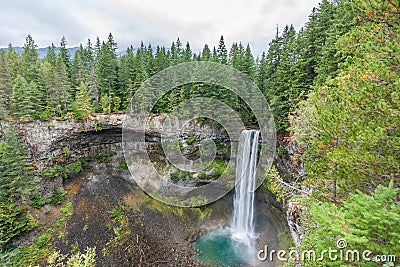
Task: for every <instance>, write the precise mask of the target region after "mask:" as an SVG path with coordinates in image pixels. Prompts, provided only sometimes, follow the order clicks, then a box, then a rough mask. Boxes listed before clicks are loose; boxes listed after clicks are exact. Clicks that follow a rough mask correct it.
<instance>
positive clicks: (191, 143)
mask: <svg viewBox="0 0 400 267" xmlns="http://www.w3.org/2000/svg"><path fill="white" fill-rule="evenodd" d="M196 141H197V137H196V136H194V135H193V136H190V137H189V138H188V139H187V140H186V144H188V145H189V146H191V145H193V143H194V142H196Z"/></svg>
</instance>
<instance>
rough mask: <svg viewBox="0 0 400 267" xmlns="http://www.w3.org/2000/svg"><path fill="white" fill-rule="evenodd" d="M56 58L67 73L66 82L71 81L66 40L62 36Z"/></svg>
mask: <svg viewBox="0 0 400 267" xmlns="http://www.w3.org/2000/svg"><path fill="white" fill-rule="evenodd" d="M57 57H58V58H60V59H61V60H62V62H63V64H64V66H65V71H66V73H67V77H68V82H69V83H70V82H72V81H71V55H70V54H69V51H68V48H67V39H66V38H65V37H64V36H63V37H62V38H61V42H60V51H59V52H58V55H57Z"/></svg>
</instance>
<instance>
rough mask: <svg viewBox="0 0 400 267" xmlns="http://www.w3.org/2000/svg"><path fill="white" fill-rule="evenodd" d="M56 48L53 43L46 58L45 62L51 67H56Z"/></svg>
mask: <svg viewBox="0 0 400 267" xmlns="http://www.w3.org/2000/svg"><path fill="white" fill-rule="evenodd" d="M56 59H57V55H56V47H55V46H54V44H53V43H51V46H49V47H48V48H47V52H46V56H45V57H44V62H48V63H50V64H51V65H53V66H55V65H56Z"/></svg>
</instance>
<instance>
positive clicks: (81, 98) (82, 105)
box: [71, 82, 93, 120]
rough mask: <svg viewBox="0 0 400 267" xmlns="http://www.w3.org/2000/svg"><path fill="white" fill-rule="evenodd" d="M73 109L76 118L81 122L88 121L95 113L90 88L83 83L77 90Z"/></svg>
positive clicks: (72, 105)
mask: <svg viewBox="0 0 400 267" xmlns="http://www.w3.org/2000/svg"><path fill="white" fill-rule="evenodd" d="M71 107H72V113H73V114H74V117H75V118H77V119H79V120H84V119H87V118H89V117H90V116H91V115H92V113H93V108H92V105H91V98H90V96H89V92H88V88H87V86H86V85H85V84H84V83H83V82H81V84H80V85H79V87H78V88H77V93H76V96H75V101H74V102H72V104H71Z"/></svg>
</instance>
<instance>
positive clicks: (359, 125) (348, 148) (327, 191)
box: [292, 1, 400, 201]
mask: <svg viewBox="0 0 400 267" xmlns="http://www.w3.org/2000/svg"><path fill="white" fill-rule="evenodd" d="M385 3H386V2H385V1H373V2H368V1H359V2H352V3H351V4H349V10H351V11H348V12H354V10H358V11H357V13H356V14H355V16H357V20H359V21H360V23H359V24H358V25H357V26H355V27H353V28H352V29H351V31H350V32H349V33H347V34H346V35H344V36H342V37H341V38H339V39H338V41H337V43H336V46H337V48H338V49H339V50H340V51H341V53H342V54H343V55H344V56H346V58H347V59H346V61H345V62H344V63H343V64H341V65H340V68H339V74H338V76H337V77H335V78H333V79H328V80H327V81H326V82H325V83H324V84H323V85H320V86H318V87H317V88H316V90H315V91H314V92H313V93H311V94H309V98H308V100H306V101H304V102H302V103H301V105H300V109H299V110H298V111H297V112H296V115H295V116H294V117H293V118H292V129H293V132H294V139H295V140H296V141H298V142H299V143H300V144H301V145H302V146H303V147H308V146H309V149H307V150H306V152H305V154H304V155H303V160H304V162H305V166H306V169H307V173H308V177H307V181H306V183H307V185H312V187H313V188H314V189H315V190H314V193H315V194H316V195H318V196H319V197H320V198H324V199H332V200H334V201H336V200H337V197H338V196H342V197H346V195H347V194H348V192H349V191H352V190H354V189H355V188H358V189H360V190H361V191H367V190H368V188H371V187H372V188H373V187H374V186H375V185H376V184H384V185H387V184H388V182H389V180H390V179H392V178H393V177H396V176H398V172H397V171H396V170H398V169H399V168H400V156H399V155H400V153H399V148H398V144H399V143H400V137H399V136H400V135H399V127H398V119H399V116H400V101H399V99H400V98H399V97H398V95H399V94H398V88H399V74H398V71H397V68H398V60H397V59H395V58H398V56H397V57H396V55H399V49H398V45H397V44H398V43H399V40H400V39H399V38H400V37H399V36H400V31H399V28H400V27H399V20H398V19H397V18H398V17H397V15H394V13H393V10H398V9H396V7H395V6H392V5H389V4H387V3H386V4H385ZM377 10H380V11H379V12H378V11H377ZM388 23H392V25H395V27H387V25H388ZM388 55H393V56H388Z"/></svg>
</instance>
